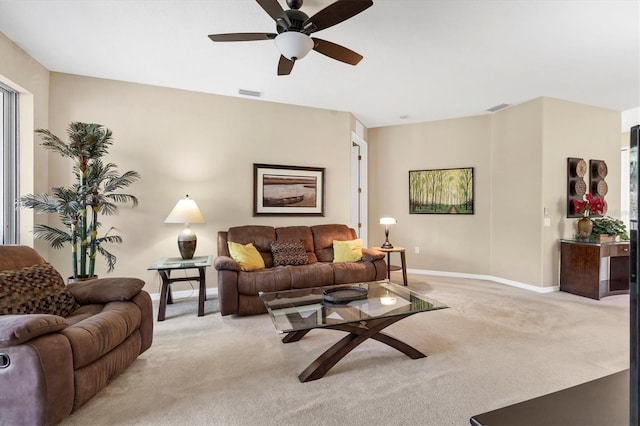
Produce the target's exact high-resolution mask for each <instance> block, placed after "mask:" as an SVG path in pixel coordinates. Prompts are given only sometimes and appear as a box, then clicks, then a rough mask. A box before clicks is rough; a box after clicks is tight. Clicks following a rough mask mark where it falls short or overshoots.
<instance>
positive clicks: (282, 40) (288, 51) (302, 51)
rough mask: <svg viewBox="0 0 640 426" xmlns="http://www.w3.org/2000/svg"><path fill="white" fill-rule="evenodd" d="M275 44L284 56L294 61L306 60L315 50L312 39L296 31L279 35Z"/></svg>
mask: <svg viewBox="0 0 640 426" xmlns="http://www.w3.org/2000/svg"><path fill="white" fill-rule="evenodd" d="M275 43H276V46H277V47H278V50H279V51H280V53H282V56H284V57H285V58H287V59H290V60H292V61H295V60H298V59H302V58H304V57H305V56H307V53H309V51H310V50H311V49H313V40H311V37H309V36H308V35H306V34H302V33H299V32H296V31H287V32H284V33H280V34H278V36H277V37H276V38H275Z"/></svg>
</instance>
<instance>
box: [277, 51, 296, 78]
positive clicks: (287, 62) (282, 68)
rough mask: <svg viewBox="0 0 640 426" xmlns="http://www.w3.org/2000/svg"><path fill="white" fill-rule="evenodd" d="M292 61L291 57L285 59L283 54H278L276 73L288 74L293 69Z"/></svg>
mask: <svg viewBox="0 0 640 426" xmlns="http://www.w3.org/2000/svg"><path fill="white" fill-rule="evenodd" d="M294 64H295V62H293V61H292V60H291V59H287V58H286V57H285V56H283V55H280V61H279V62H278V75H289V74H291V70H292V69H293V65H294Z"/></svg>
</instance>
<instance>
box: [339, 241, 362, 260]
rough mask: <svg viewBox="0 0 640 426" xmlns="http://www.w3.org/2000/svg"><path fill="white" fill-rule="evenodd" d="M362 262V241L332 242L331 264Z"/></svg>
mask: <svg viewBox="0 0 640 426" xmlns="http://www.w3.org/2000/svg"><path fill="white" fill-rule="evenodd" d="M360 260H362V240H361V239H359V238H358V239H355V240H349V241H334V242H333V263H342V262H358V261H360Z"/></svg>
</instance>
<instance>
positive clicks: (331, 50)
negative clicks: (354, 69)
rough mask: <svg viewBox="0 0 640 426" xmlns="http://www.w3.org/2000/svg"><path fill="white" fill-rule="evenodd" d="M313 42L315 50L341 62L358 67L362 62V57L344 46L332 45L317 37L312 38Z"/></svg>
mask: <svg viewBox="0 0 640 426" xmlns="http://www.w3.org/2000/svg"><path fill="white" fill-rule="evenodd" d="M311 40H313V44H314V46H313V50H315V51H316V52H318V53H322V54H323V55H326V56H328V57H330V58H333V59H336V60H338V61H340V62H344V63H346V64H349V65H356V64H357V63H358V62H360V61H361V60H362V55H360V54H359V53H356V52H354V51H353V50H351V49H347V48H346V47H344V46H340V45H339V44H335V43H331V42H330V41H327V40H322V39H319V38H315V37H311Z"/></svg>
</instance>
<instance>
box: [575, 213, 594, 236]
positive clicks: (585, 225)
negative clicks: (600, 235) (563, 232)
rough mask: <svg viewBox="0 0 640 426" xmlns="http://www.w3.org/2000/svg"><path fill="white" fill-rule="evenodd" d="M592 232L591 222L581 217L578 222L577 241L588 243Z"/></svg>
mask: <svg viewBox="0 0 640 426" xmlns="http://www.w3.org/2000/svg"><path fill="white" fill-rule="evenodd" d="M592 230H593V222H591V219H589V218H588V217H583V218H582V219H580V220H579V221H578V239H579V240H580V241H589V238H591V231H592Z"/></svg>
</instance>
